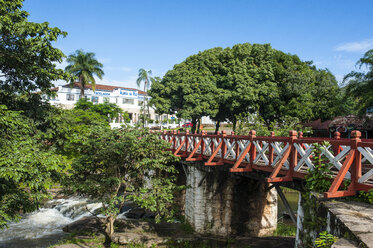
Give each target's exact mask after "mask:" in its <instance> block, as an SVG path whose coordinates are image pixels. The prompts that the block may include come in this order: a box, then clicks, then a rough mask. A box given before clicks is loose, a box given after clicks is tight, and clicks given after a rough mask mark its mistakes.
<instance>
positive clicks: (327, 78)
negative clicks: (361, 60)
mask: <svg viewBox="0 0 373 248" xmlns="http://www.w3.org/2000/svg"><path fill="white" fill-rule="evenodd" d="M338 92H339V88H338V84H337V81H336V79H335V77H334V76H333V75H332V73H331V72H330V71H328V70H323V69H317V68H316V67H315V66H313V65H312V62H309V61H305V62H304V61H301V60H300V59H299V57H298V56H296V55H290V54H286V53H283V52H281V51H278V50H275V49H273V48H272V47H271V46H270V45H269V44H264V45H261V44H253V45H252V44H249V43H244V44H237V45H234V46H233V47H232V48H230V47H227V48H225V49H223V48H220V47H217V48H212V49H208V50H205V51H203V52H199V53H198V54H195V55H192V56H190V57H188V58H186V59H185V61H183V62H181V63H180V64H177V65H175V66H174V67H173V69H172V70H169V71H168V72H167V73H166V75H165V76H164V77H163V79H162V80H159V81H155V82H154V83H153V84H152V86H151V90H150V96H151V97H152V99H151V102H152V104H153V105H154V106H155V108H156V109H157V111H158V112H159V113H167V114H176V115H177V116H178V117H180V118H184V119H191V120H192V123H193V126H194V127H195V126H196V124H197V122H198V121H199V120H200V119H201V117H202V116H209V117H211V118H212V119H214V120H216V121H217V125H218V126H219V123H220V122H222V121H229V122H232V123H233V126H234V129H235V127H236V123H237V120H238V118H239V116H240V115H242V114H247V113H255V114H257V115H259V116H260V117H261V118H262V119H263V121H264V123H265V124H266V125H267V126H268V127H269V126H270V125H271V123H273V122H274V121H277V122H281V121H283V120H282V119H283V118H284V116H290V117H294V118H298V119H299V120H300V121H301V122H306V121H310V120H314V119H318V118H321V119H329V118H331V117H333V116H335V115H336V113H337V100H338V98H337V96H338Z"/></svg>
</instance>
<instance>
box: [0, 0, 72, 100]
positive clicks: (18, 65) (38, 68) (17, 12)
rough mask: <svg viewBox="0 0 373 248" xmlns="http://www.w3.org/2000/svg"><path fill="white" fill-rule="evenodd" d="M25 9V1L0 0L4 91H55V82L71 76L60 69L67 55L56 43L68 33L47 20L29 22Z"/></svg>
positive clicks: (0, 74) (0, 75) (0, 61)
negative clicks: (23, 2)
mask: <svg viewBox="0 0 373 248" xmlns="http://www.w3.org/2000/svg"><path fill="white" fill-rule="evenodd" d="M21 8H22V1H21V0H0V93H1V94H2V95H3V94H6V95H7V97H9V95H12V94H17V93H31V92H34V91H36V90H40V91H42V92H43V93H46V94H52V92H51V88H52V87H53V81H55V80H58V79H67V78H68V74H66V73H64V71H63V70H61V69H57V68H56V63H60V62H62V59H63V58H64V54H63V53H62V52H61V51H60V50H59V49H57V48H54V47H53V46H52V43H53V42H55V41H56V40H57V39H58V37H61V36H62V37H65V36H66V35H67V33H66V32H63V31H61V30H60V29H59V28H56V27H49V24H48V23H47V22H44V23H34V22H29V21H28V20H27V17H28V15H29V14H28V13H27V12H26V11H24V10H21Z"/></svg>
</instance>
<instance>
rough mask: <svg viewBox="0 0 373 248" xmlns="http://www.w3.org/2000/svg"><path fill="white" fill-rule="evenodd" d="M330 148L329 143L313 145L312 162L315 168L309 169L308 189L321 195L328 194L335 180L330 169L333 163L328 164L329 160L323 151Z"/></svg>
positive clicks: (307, 177)
mask: <svg viewBox="0 0 373 248" xmlns="http://www.w3.org/2000/svg"><path fill="white" fill-rule="evenodd" d="M328 146H330V144H329V143H328V142H325V141H324V142H323V143H322V144H318V143H314V144H313V149H312V151H313V153H312V160H313V164H314V168H313V169H312V170H311V169H308V174H307V175H306V176H305V178H306V187H307V189H308V190H309V191H315V192H319V193H323V192H327V191H328V190H329V188H330V186H331V180H332V179H333V176H332V172H331V170H330V168H331V167H332V164H331V163H326V162H325V161H327V158H326V157H325V155H323V151H324V150H325V149H327V148H326V147H328Z"/></svg>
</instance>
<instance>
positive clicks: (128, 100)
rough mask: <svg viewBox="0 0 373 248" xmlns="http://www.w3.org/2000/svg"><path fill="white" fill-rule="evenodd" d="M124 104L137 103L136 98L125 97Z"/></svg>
mask: <svg viewBox="0 0 373 248" xmlns="http://www.w3.org/2000/svg"><path fill="white" fill-rule="evenodd" d="M123 104H135V100H134V99H127V98H123Z"/></svg>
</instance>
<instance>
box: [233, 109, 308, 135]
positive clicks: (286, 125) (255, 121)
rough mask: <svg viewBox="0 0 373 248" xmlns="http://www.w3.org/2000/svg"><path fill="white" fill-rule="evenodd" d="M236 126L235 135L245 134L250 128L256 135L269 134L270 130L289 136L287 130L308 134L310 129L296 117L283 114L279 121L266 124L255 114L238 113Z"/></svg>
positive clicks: (276, 133)
mask: <svg viewBox="0 0 373 248" xmlns="http://www.w3.org/2000/svg"><path fill="white" fill-rule="evenodd" d="M238 120H239V121H238V125H237V128H236V134H237V135H247V134H248V133H249V132H250V130H255V131H256V135H257V136H270V135H271V132H272V131H274V132H275V136H289V131H291V130H296V131H302V132H303V133H307V134H310V133H311V132H312V130H311V129H310V128H305V127H304V126H303V125H301V124H300V121H299V119H298V118H296V117H290V116H285V117H283V118H282V120H281V121H279V122H276V121H273V122H271V123H270V124H269V126H267V124H266V123H265V122H264V120H263V118H262V117H261V116H258V115H255V114H249V113H248V114H245V115H240V117H239V118H238Z"/></svg>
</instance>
